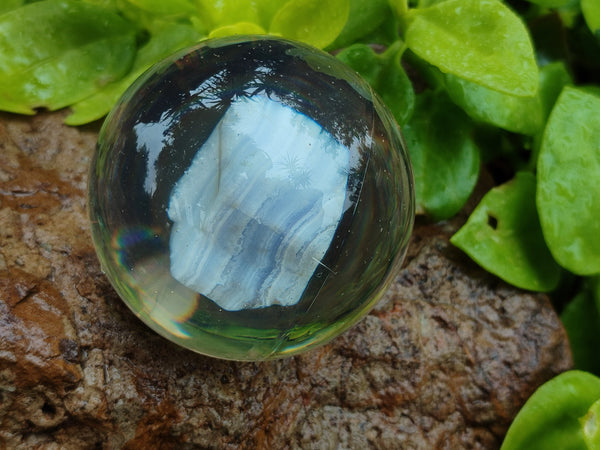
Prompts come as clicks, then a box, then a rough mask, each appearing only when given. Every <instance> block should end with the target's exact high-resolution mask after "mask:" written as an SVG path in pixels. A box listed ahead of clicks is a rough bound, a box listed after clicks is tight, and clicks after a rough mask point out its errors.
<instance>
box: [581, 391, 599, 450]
mask: <svg viewBox="0 0 600 450" xmlns="http://www.w3.org/2000/svg"><path fill="white" fill-rule="evenodd" d="M579 421H580V423H581V429H582V432H583V440H584V441H585V443H586V444H587V447H588V449H592V450H595V449H598V448H600V399H598V400H596V401H595V402H594V404H593V405H592V406H590V409H589V410H588V412H587V414H586V415H585V417H582V418H581V419H580V420H579Z"/></svg>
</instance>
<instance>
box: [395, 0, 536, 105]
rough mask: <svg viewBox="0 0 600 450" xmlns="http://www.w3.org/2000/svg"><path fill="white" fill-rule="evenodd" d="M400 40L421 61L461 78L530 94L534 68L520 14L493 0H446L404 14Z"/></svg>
mask: <svg viewBox="0 0 600 450" xmlns="http://www.w3.org/2000/svg"><path fill="white" fill-rule="evenodd" d="M407 18H408V21H409V25H408V29H407V30H406V35H405V40H406V44H407V45H408V47H409V48H410V49H411V50H412V51H413V52H415V53H416V54H417V55H419V56H420V57H421V58H423V59H424V60H426V61H428V62H430V63H431V64H433V65H435V66H437V67H439V68H440V69H441V70H442V71H443V72H446V73H451V74H453V75H456V76H458V77H460V78H463V79H465V80H468V81H471V82H473V83H477V84H480V85H482V86H485V87H487V88H490V89H494V90H497V91H501V92H505V93H507V94H512V95H519V96H532V95H535V93H536V92H537V88H538V68H537V64H536V61H535V57H534V53H533V46H532V43H531V39H530V37H529V34H528V32H527V29H526V28H525V25H524V24H523V22H522V21H521V19H520V18H519V17H518V16H517V15H516V14H515V13H514V12H512V10H510V9H509V8H508V7H507V6H505V5H504V4H502V3H501V2H500V1H498V0H448V1H445V2H442V3H438V4H436V5H434V6H431V7H429V8H425V9H413V10H410V11H409V14H408V15H407Z"/></svg>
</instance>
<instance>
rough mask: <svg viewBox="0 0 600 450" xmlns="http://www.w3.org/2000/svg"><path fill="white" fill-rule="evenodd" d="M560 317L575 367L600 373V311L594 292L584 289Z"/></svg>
mask: <svg viewBox="0 0 600 450" xmlns="http://www.w3.org/2000/svg"><path fill="white" fill-rule="evenodd" d="M560 318H561V320H562V323H563V325H564V327H565V330H566V332H567V335H568V336H569V342H570V343H571V351H572V353H573V361H574V362H575V368H576V369H580V370H586V371H588V372H592V373H594V374H596V375H600V358H599V357H598V349H600V313H599V309H598V306H597V305H596V302H595V299H594V295H593V293H592V292H591V291H590V290H589V289H584V290H582V291H581V292H580V293H579V294H577V295H576V296H575V298H574V299H573V300H571V301H570V302H569V303H568V304H567V306H565V309H564V310H563V312H562V313H561V316H560Z"/></svg>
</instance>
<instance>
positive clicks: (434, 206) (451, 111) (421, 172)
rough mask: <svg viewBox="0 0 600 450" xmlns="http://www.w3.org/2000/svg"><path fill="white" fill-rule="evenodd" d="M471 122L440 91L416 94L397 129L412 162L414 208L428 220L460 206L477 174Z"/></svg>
mask: <svg viewBox="0 0 600 450" xmlns="http://www.w3.org/2000/svg"><path fill="white" fill-rule="evenodd" d="M472 131H473V128H472V122H471V121H470V119H469V118H468V117H467V116H466V115H465V114H464V113H463V112H462V111H461V110H460V109H459V108H458V107H456V106H455V105H454V104H453V103H452V102H451V101H450V99H449V98H448V97H447V96H446V95H445V94H443V93H438V94H434V93H433V92H431V91H426V92H424V93H422V94H420V95H418V96H417V103H416V106H415V111H414V113H413V116H412V118H411V119H410V120H409V122H408V123H407V124H406V125H405V126H404V128H403V129H402V132H403V134H404V137H405V139H406V143H407V147H408V150H409V153H410V157H411V160H412V165H413V171H414V177H415V197H416V202H417V211H418V212H420V213H425V214H427V215H429V216H430V217H431V218H432V219H433V220H442V219H446V218H449V217H452V216H453V215H454V214H456V213H457V212H458V211H459V210H460V208H462V206H463V205H464V204H465V202H466V201H467V199H468V198H469V196H470V195H471V192H472V191H473V188H474V187H475V183H476V182H477V177H478V175H479V149H478V148H477V146H476V144H475V143H474V141H473V138H472Z"/></svg>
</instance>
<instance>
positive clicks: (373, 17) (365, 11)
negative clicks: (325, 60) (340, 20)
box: [330, 0, 397, 49]
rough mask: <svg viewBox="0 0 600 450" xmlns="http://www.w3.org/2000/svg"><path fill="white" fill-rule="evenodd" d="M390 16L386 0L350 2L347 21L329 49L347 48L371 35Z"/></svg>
mask: <svg viewBox="0 0 600 450" xmlns="http://www.w3.org/2000/svg"><path fill="white" fill-rule="evenodd" d="M391 15H392V12H391V10H390V6H389V2H388V0H371V1H364V0H350V10H349V14H348V21H347V22H346V24H345V25H344V28H343V29H342V31H341V33H340V34H339V36H338V37H337V38H336V40H335V41H334V42H333V43H332V44H331V45H330V47H331V48H332V49H338V48H344V47H348V46H349V45H351V44H353V43H354V42H356V41H357V40H359V39H360V38H362V37H364V36H367V35H368V34H371V33H373V32H374V31H375V30H376V29H377V28H378V27H379V26H381V25H382V24H383V22H384V21H385V20H386V18H388V17H389V16H391ZM396 34H397V33H396Z"/></svg>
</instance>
